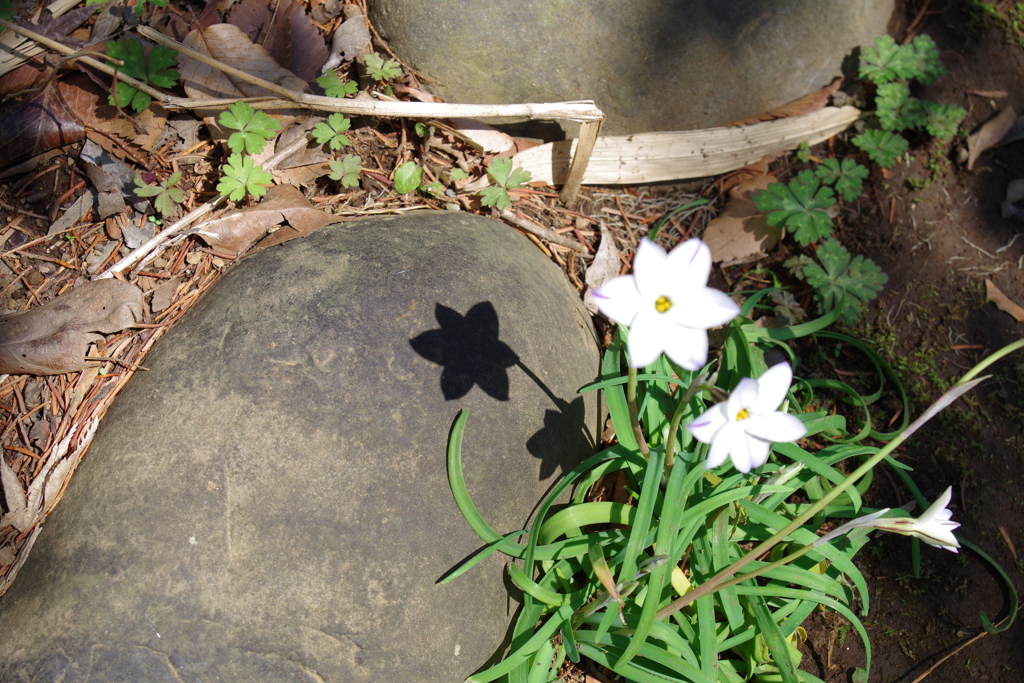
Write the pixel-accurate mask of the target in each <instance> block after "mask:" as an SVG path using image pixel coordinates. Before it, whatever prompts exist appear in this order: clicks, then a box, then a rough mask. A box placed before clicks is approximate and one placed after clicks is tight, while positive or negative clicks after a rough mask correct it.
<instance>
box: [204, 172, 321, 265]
mask: <svg viewBox="0 0 1024 683" xmlns="http://www.w3.org/2000/svg"><path fill="white" fill-rule="evenodd" d="M337 220H338V219H337V217H336V216H332V215H331V214H328V213H324V212H323V211H320V210H319V209H316V208H314V207H313V205H312V204H310V203H309V200H308V199H306V197H305V196H303V194H302V193H301V192H300V191H299V190H298V189H296V188H295V187H293V186H291V185H275V186H274V187H272V188H270V190H269V191H268V192H267V196H266V197H265V198H264V199H263V201H262V202H260V203H259V204H258V205H256V206H253V207H251V208H248V209H242V210H241V211H235V212H233V213H229V214H227V215H225V216H222V217H220V218H217V219H215V220H213V221H210V222H208V223H206V224H204V225H203V226H201V227H202V229H201V230H199V231H198V233H197V234H198V235H199V236H200V237H202V238H203V240H205V241H206V243H207V244H208V245H210V247H211V248H212V249H214V250H215V251H216V252H217V253H218V254H219V255H222V256H226V257H228V258H237V257H239V256H241V255H242V254H243V253H245V251H246V250H247V249H248V248H249V247H250V246H252V244H253V243H255V242H256V241H257V240H259V239H260V238H262V237H263V236H264V235H266V234H267V232H268V231H269V230H270V229H271V228H272V227H274V226H275V225H279V224H281V223H285V222H287V223H288V226H289V227H285V228H281V229H280V230H278V231H277V232H275V233H274V234H273V235H272V236H271V237H272V238H274V240H273V241H272V242H271V243H268V244H265V245H264V244H261V248H266V247H267V246H272V245H273V244H280V243H281V242H286V241H288V240H289V239H293V238H295V237H302V236H305V235H308V234H309V233H311V232H313V231H314V230H316V229H318V228H322V227H323V226H325V225H329V224H330V223H335V222H337ZM279 235H280V237H278V236H279Z"/></svg>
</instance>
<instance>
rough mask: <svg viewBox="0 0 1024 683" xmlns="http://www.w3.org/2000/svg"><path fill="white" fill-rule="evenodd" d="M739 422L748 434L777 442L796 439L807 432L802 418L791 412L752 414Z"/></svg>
mask: <svg viewBox="0 0 1024 683" xmlns="http://www.w3.org/2000/svg"><path fill="white" fill-rule="evenodd" d="M739 424H740V426H741V427H743V429H745V430H746V431H747V433H748V434H752V435H753V436H756V437H758V438H759V439H765V440H767V441H773V442H776V443H787V442H789V441H796V440H797V439H799V438H801V437H802V436H804V435H805V434H807V428H806V427H805V426H804V423H803V422H801V421H800V418H798V417H797V416H796V415H790V414H789V413H772V414H771V415H751V416H750V417H749V418H747V419H746V420H741V421H740V422H739Z"/></svg>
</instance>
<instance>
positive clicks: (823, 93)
mask: <svg viewBox="0 0 1024 683" xmlns="http://www.w3.org/2000/svg"><path fill="white" fill-rule="evenodd" d="M842 84H843V79H842V78H837V79H835V80H834V81H832V82H831V83H829V84H828V85H826V86H825V87H824V88H822V89H821V90H818V91H817V92H813V93H811V94H810V95H804V96H803V97H801V98H799V99H795V100H793V101H792V102H789V103H787V104H784V105H782V106H781V107H776V108H775V109H769V110H768V111H764V112H761V113H760V114H754V115H753V116H748V117H746V118H742V119H740V120H738V121H733V122H732V123H727V124H725V125H727V126H749V125H752V124H755V123H760V122H761V121H771V120H773V119H785V118H788V117H790V116H803V115H804V114H810V113H812V112H816V111H818V110H819V109H824V108H825V107H827V106H828V103H829V100H831V99H832V96H833V95H835V94H836V93H837V92H838V91H839V86H841V85H842Z"/></svg>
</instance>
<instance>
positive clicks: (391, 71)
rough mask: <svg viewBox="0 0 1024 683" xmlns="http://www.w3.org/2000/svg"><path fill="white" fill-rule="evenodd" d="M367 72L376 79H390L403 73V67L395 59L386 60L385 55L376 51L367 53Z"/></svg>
mask: <svg viewBox="0 0 1024 683" xmlns="http://www.w3.org/2000/svg"><path fill="white" fill-rule="evenodd" d="M366 73H368V74H370V78H372V79H373V80H375V81H389V80H391V79H392V78H398V77H399V76H401V75H402V67H401V66H399V65H398V62H396V61H395V60H394V59H389V60H387V61H386V62H385V61H384V58H383V57H381V56H380V55H379V54H377V53H376V52H374V53H373V54H372V55H366Z"/></svg>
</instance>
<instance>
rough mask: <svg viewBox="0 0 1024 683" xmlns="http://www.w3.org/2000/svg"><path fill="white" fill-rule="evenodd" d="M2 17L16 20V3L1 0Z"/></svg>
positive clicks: (9, 0) (0, 12) (0, 14)
mask: <svg viewBox="0 0 1024 683" xmlns="http://www.w3.org/2000/svg"><path fill="white" fill-rule="evenodd" d="M0 19H3V20H4V21H13V20H14V5H12V4H11V0H0Z"/></svg>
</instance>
